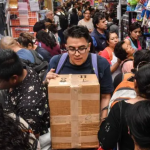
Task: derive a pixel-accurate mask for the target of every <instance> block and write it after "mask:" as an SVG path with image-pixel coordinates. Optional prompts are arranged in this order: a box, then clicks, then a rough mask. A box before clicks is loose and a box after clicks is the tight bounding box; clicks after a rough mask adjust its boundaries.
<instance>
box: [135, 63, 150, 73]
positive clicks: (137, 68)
mask: <svg viewBox="0 0 150 150" xmlns="http://www.w3.org/2000/svg"><path fill="white" fill-rule="evenodd" d="M142 63H145V64H143V66H144V65H147V64H150V62H148V61H141V62H139V64H138V65H137V67H136V71H138V70H139V68H141V67H142V66H141V67H139V66H140V65H141V64H142Z"/></svg>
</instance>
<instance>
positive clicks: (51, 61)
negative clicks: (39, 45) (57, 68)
mask: <svg viewBox="0 0 150 150" xmlns="http://www.w3.org/2000/svg"><path fill="white" fill-rule="evenodd" d="M61 56H62V54H59V55H55V56H53V57H52V58H51V60H50V63H56V62H57V63H58V61H59V59H60V57H61Z"/></svg>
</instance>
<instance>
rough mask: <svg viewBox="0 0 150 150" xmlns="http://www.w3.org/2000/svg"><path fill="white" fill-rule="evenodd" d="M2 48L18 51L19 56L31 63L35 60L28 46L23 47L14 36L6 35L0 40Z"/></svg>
mask: <svg viewBox="0 0 150 150" xmlns="http://www.w3.org/2000/svg"><path fill="white" fill-rule="evenodd" d="M43 32H44V31H43ZM0 48H1V49H3V50H7V49H11V50H12V51H14V52H16V53H17V55H18V56H19V58H21V59H23V60H28V61H30V62H31V63H34V62H35V59H34V56H33V54H32V52H30V51H29V50H28V49H26V48H23V47H21V45H20V44H19V43H18V42H17V41H16V40H15V39H14V38H13V37H9V36H5V37H4V38H2V39H1V41H0Z"/></svg>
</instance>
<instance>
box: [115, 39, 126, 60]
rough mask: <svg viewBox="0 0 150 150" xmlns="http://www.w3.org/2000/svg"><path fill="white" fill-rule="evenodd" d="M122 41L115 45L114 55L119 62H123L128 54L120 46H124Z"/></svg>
mask: <svg viewBox="0 0 150 150" xmlns="http://www.w3.org/2000/svg"><path fill="white" fill-rule="evenodd" d="M124 43H125V42H124V41H120V42H118V43H117V44H116V46H115V49H114V53H115V55H116V57H117V58H119V59H120V60H125V59H126V58H127V55H128V53H127V52H126V51H125V50H124V49H123V48H122V45H123V44H124Z"/></svg>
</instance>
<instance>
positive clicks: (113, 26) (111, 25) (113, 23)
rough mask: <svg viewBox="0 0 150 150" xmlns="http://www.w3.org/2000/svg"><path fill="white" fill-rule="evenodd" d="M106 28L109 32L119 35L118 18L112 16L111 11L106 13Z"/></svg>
mask: <svg viewBox="0 0 150 150" xmlns="http://www.w3.org/2000/svg"><path fill="white" fill-rule="evenodd" d="M106 19H107V21H108V23H107V30H108V31H110V32H116V33H117V35H119V27H118V22H119V21H118V20H117V19H116V18H114V15H113V13H112V14H108V15H107V18H106Z"/></svg>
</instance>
